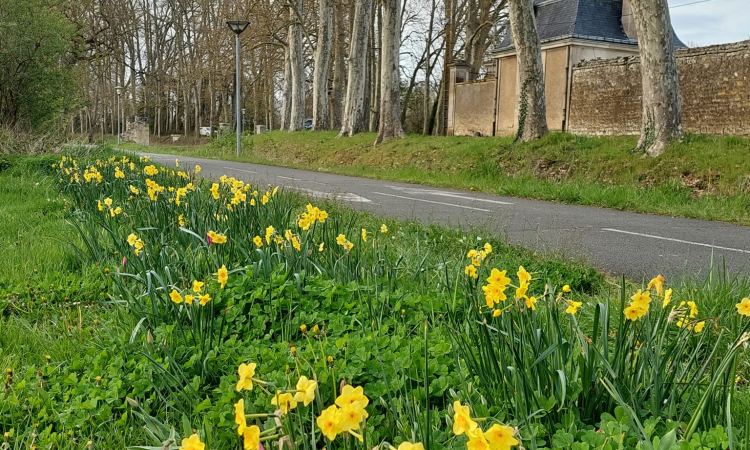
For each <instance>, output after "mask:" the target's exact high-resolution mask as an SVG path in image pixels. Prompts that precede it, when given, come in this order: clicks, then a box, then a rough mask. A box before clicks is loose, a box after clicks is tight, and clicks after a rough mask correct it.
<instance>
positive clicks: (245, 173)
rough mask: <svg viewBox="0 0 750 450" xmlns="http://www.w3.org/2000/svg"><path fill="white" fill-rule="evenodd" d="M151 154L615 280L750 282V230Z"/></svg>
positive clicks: (165, 160) (204, 172) (207, 172)
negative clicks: (719, 277) (443, 229)
mask: <svg viewBox="0 0 750 450" xmlns="http://www.w3.org/2000/svg"><path fill="white" fill-rule="evenodd" d="M141 154H142V155H149V156H150V157H151V158H152V160H153V161H155V162H158V163H164V164H174V160H175V158H179V160H180V163H181V164H188V165H190V166H192V165H195V164H200V166H201V168H202V169H203V170H202V172H201V175H203V176H205V177H210V178H218V177H219V176H221V175H223V174H227V175H229V176H233V177H236V178H238V179H243V180H246V181H254V182H257V183H262V184H266V183H270V184H272V185H274V186H276V185H278V186H282V187H287V188H293V189H297V190H299V191H302V192H305V193H308V194H310V195H311V196H313V197H325V198H336V199H339V200H341V201H343V202H344V203H346V204H349V205H350V206H352V207H354V208H357V209H363V210H367V211H370V212H372V213H374V214H377V215H382V216H390V217H396V218H399V219H413V220H418V221H421V222H423V223H437V224H440V225H445V226H453V227H462V228H463V229H469V228H470V227H472V226H481V227H484V228H485V229H487V230H488V231H489V232H492V233H494V234H496V235H498V236H499V237H505V238H507V240H508V241H509V242H510V243H511V244H520V245H523V246H525V247H527V248H532V249H534V250H536V251H537V252H538V253H545V252H556V253H558V254H562V255H565V256H568V257H572V258H577V259H581V260H583V261H585V262H588V263H589V264H591V265H593V266H594V267H596V268H598V269H600V270H602V271H605V272H608V273H609V274H611V275H616V276H620V275H622V274H624V275H625V276H627V277H629V278H631V279H633V280H637V281H640V280H641V279H643V278H647V279H648V278H651V277H653V276H655V275H656V274H658V273H662V274H664V275H665V276H667V277H669V278H671V279H673V280H676V279H679V278H682V277H685V276H689V277H694V276H697V277H703V276H704V275H705V274H706V271H707V269H708V267H709V266H710V264H711V260H712V258H713V261H714V262H715V264H721V263H722V262H723V261H726V265H727V267H728V269H729V270H730V271H732V272H742V275H743V276H748V275H750V227H743V226H738V225H728V224H724V223H718V222H707V221H702V220H692V219H681V218H673V217H665V216H655V215H648V214H637V213H630V212H622V211H614V210H609V209H603V208H592V207H585V206H571V205H563V204H558V203H551V202H545V201H537V200H525V199H519V198H512V197H501V196H497V195H489V194H480V193H475V192H471V191H458V190H451V189H438V188H433V187H427V186H421V185H416V184H407V183H397V182H392V181H381V180H372V179H366V178H357V177H348V176H342V175H333V174H329V173H322V172H314V171H307V170H297V169H287V168H281V167H272V166H263V165H258V164H247V163H238V162H230V161H221V160H211V159H200V158H188V157H183V156H177V157H176V156H173V155H158V154H150V153H141Z"/></svg>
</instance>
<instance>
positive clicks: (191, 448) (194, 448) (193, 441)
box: [180, 434, 206, 450]
mask: <svg viewBox="0 0 750 450" xmlns="http://www.w3.org/2000/svg"><path fill="white" fill-rule="evenodd" d="M205 448H206V444H204V443H203V442H201V438H200V437H199V436H198V435H197V434H193V435H192V436H190V437H189V438H184V439H182V442H181V443H180V450H204V449H205Z"/></svg>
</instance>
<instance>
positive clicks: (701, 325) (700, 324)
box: [693, 320, 706, 333]
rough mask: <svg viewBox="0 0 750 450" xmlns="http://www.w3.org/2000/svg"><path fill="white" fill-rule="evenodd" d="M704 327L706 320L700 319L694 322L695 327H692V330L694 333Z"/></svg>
mask: <svg viewBox="0 0 750 450" xmlns="http://www.w3.org/2000/svg"><path fill="white" fill-rule="evenodd" d="M705 327H706V321H705V320H701V321H700V322H698V323H696V324H695V327H694V328H693V331H695V332H696V333H700V332H701V331H703V328H705Z"/></svg>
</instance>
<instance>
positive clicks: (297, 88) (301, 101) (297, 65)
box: [289, 0, 305, 131]
mask: <svg viewBox="0 0 750 450" xmlns="http://www.w3.org/2000/svg"><path fill="white" fill-rule="evenodd" d="M294 1H295V3H296V8H297V11H299V12H300V14H302V0H294ZM289 20H290V22H291V25H289V64H290V67H291V75H292V108H291V112H290V118H289V131H301V130H304V122H305V61H304V60H303V55H302V24H301V23H300V22H299V20H300V19H299V17H297V14H296V13H295V12H294V8H289Z"/></svg>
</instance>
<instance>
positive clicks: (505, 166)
mask: <svg viewBox="0 0 750 450" xmlns="http://www.w3.org/2000/svg"><path fill="white" fill-rule="evenodd" d="M374 140H375V134H373V133H362V134H359V135H356V136H354V137H352V138H341V139H337V138H336V133H335V132H321V133H285V132H279V131H276V132H271V133H267V134H263V135H258V136H246V137H245V138H244V140H243V150H244V152H243V155H242V156H241V157H240V158H237V157H236V156H235V153H234V152H235V149H234V141H233V138H232V137H231V136H229V137H227V138H225V139H223V140H220V141H217V142H215V143H213V144H205V145H201V146H180V145H176V146H172V145H168V144H167V145H157V146H152V147H150V148H149V149H148V150H149V151H153V152H157V153H172V154H181V155H189V156H195V157H202V158H215V159H225V160H239V161H245V162H252V163H259V164H270V165H277V166H284V167H295V168H301V169H310V170H319V171H326V172H332V173H339V174H345V175H353V176H362V177H370V178H378V179H388V180H396V181H407V182H413V183H421V184H427V185H432V186H440V187H451V188H458V189H474V190H477V191H482V192H488V193H494V194H501V195H508V196H514V197H525V198H534V199H541V200H551V201H557V202H562V203H570V204H577V205H591V206H601V207H607V208H614V209H620V210H628V211H637V212H644V213H654V214H663V215H673V216H681V217H689V218H697V219H706V220H717V221H725V222H734V223H740V224H745V225H748V224H750V139H748V138H740V137H729V136H727V137H713V136H697V135H688V136H687V137H686V138H685V140H684V141H683V142H681V143H677V144H674V145H672V146H670V147H669V148H668V149H667V151H666V152H665V153H664V154H663V155H662V156H660V157H659V158H655V159H651V158H645V157H643V156H642V155H639V154H634V153H633V152H632V150H633V148H634V147H635V144H636V138H635V137H582V136H574V135H570V134H564V133H551V134H549V135H547V136H545V137H544V138H542V139H541V140H539V141H537V142H532V143H527V144H513V143H512V140H511V139H510V138H475V137H432V136H430V137H424V136H419V135H410V136H407V137H406V139H403V140H394V141H390V142H386V143H384V144H381V145H378V146H373V142H374ZM123 147H124V148H129V149H136V150H146V148H145V147H141V146H137V145H134V144H124V145H123Z"/></svg>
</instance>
